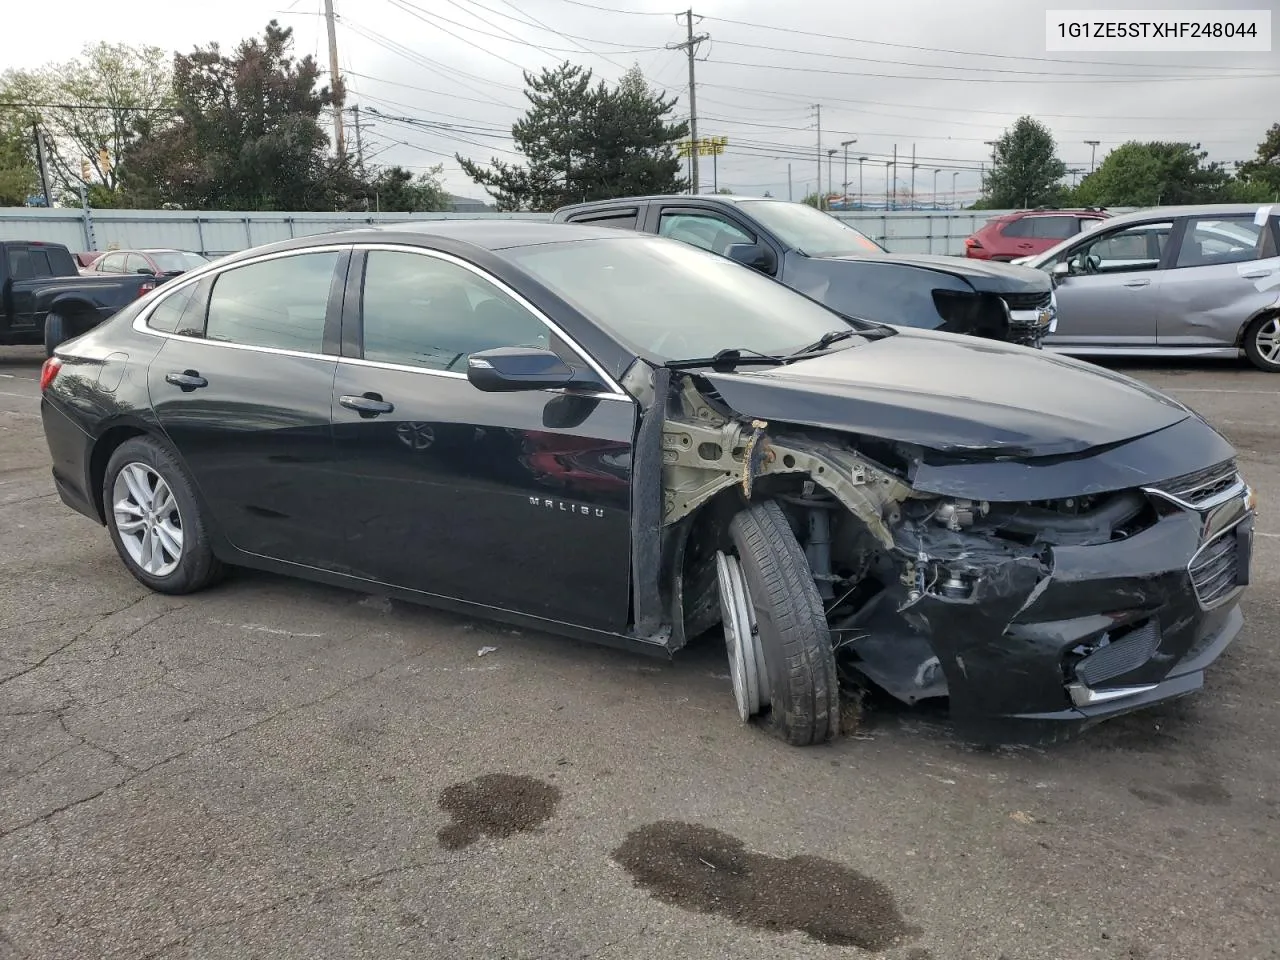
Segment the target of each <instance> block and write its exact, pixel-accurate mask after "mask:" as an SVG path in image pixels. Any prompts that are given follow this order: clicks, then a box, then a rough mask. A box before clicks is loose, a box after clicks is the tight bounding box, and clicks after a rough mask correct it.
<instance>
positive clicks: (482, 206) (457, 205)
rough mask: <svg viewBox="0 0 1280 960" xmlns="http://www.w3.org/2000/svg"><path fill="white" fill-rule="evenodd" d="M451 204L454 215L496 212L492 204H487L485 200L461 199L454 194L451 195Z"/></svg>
mask: <svg viewBox="0 0 1280 960" xmlns="http://www.w3.org/2000/svg"><path fill="white" fill-rule="evenodd" d="M449 202H450V203H451V204H453V212H454V213H492V212H493V210H494V208H493V205H492V204H489V203H485V201H483V200H473V199H472V198H470V197H459V196H455V195H454V194H452V193H451V194H449Z"/></svg>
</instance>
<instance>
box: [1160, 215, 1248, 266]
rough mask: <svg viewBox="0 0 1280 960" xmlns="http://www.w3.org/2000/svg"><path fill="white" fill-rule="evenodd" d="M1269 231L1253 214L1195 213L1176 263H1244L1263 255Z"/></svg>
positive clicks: (1179, 249)
mask: <svg viewBox="0 0 1280 960" xmlns="http://www.w3.org/2000/svg"><path fill="white" fill-rule="evenodd" d="M1265 239H1266V231H1265V230H1264V229H1263V228H1262V227H1261V226H1259V225H1258V224H1256V223H1254V222H1253V219H1252V218H1250V217H1193V218H1192V219H1190V220H1188V221H1187V230H1186V233H1184V234H1183V235H1182V246H1181V247H1179V248H1178V261H1177V263H1175V264H1174V266H1175V267H1211V266H1216V265H1217V264H1221V263H1245V262H1247V261H1249V260H1257V259H1259V258H1260V257H1261V256H1262V253H1263V246H1264V240H1265Z"/></svg>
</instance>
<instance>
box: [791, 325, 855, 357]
mask: <svg viewBox="0 0 1280 960" xmlns="http://www.w3.org/2000/svg"><path fill="white" fill-rule="evenodd" d="M864 334H865V331H862V330H851V329H848V328H845V329H843V330H828V331H827V332H826V333H824V334H823V335H822V336H820V337H819V338H818V339H817V340H815V341H814V342H813V343H811V344H809V345H808V346H807V347H801V348H800V349H799V350H796V351H795V352H794V353H788V354H787V357H786V359H788V360H789V359H792V358H793V357H803V356H807V355H808V354H810V353H818V352H819V351H822V350H825V349H827V347H829V346H831V345H832V344H833V343H839V342H840V341H841V340H848V339H849V338H850V337H857V336H861V335H864Z"/></svg>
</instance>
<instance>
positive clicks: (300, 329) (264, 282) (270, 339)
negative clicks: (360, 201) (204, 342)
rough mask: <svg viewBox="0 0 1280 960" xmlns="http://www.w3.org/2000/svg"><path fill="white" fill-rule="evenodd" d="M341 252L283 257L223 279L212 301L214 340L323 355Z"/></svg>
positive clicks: (208, 326)
mask: <svg viewBox="0 0 1280 960" xmlns="http://www.w3.org/2000/svg"><path fill="white" fill-rule="evenodd" d="M338 257H339V254H338V252H337V251H336V250H335V251H331V252H324V253H303V254H299V255H297V256H292V257H278V258H276V259H275V260H264V261H262V262H261V263H251V264H249V265H248V266H244V267H236V268H235V269H232V270H228V271H227V272H226V273H223V274H220V275H219V276H218V277H217V278H216V279H215V280H214V283H213V293H212V295H211V296H210V298H209V318H208V321H207V324H206V329H205V336H206V337H208V338H209V339H210V340H221V341H225V342H227V343H241V344H245V345H246V346H251V347H272V348H275V349H279V350H297V351H300V352H303V353H323V352H324V323H325V315H326V313H327V312H328V307H329V291H330V288H331V287H332V285H333V278H334V270H335V268H336V267H337V265H338Z"/></svg>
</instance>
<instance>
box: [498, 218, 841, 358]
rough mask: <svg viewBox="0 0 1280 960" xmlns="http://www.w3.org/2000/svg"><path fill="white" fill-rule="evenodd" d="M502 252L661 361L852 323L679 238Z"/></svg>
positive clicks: (773, 343)
mask: <svg viewBox="0 0 1280 960" xmlns="http://www.w3.org/2000/svg"><path fill="white" fill-rule="evenodd" d="M503 254H504V256H506V257H507V258H509V259H510V260H511V261H512V262H514V263H516V264H517V265H519V266H520V267H521V268H523V269H524V270H525V271H526V272H528V273H529V274H530V275H531V276H533V277H534V278H535V279H536V280H538V281H539V282H540V283H542V284H543V285H544V286H546V287H547V288H549V289H550V290H551V291H552V292H554V293H556V294H557V295H558V296H560V297H561V298H562V299H564V300H565V301H567V302H568V303H570V304H572V305H573V306H574V307H575V308H576V309H577V310H578V311H579V312H581V313H583V314H584V315H586V316H587V317H589V318H590V319H592V320H594V321H595V322H596V323H598V324H600V326H602V327H604V328H605V329H607V330H609V331H610V332H612V333H613V334H614V335H616V336H617V337H618V338H619V339H621V340H622V341H624V342H625V343H627V344H629V345H630V346H631V347H632V348H634V349H635V350H636V352H637V353H639V354H641V355H642V356H645V357H649V358H652V359H656V360H657V361H659V362H665V361H668V360H687V359H692V358H697V357H710V356H714V355H715V354H716V353H717V352H719V351H720V350H724V349H727V348H735V347H736V348H740V349H745V350H751V351H758V352H760V353H764V354H778V353H785V352H788V351H792V350H797V349H799V348H800V347H802V346H805V345H807V344H810V343H813V342H814V341H816V340H817V339H818V338H820V337H821V336H822V335H823V334H824V333H827V332H829V331H831V330H838V329H847V328H849V327H850V324H849V322H848V321H847V320H845V319H844V318H843V317H841V316H840V315H839V314H836V313H833V312H831V311H830V310H828V309H827V308H826V307H824V306H822V305H821V304H819V303H816V302H814V301H813V300H810V299H809V298H807V297H805V296H802V295H801V294H799V293H796V292H795V291H794V290H791V289H790V288H789V287H784V286H783V285H782V284H781V283H778V282H777V281H775V280H771V279H769V278H768V277H766V276H764V275H763V274H761V273H758V272H756V271H755V270H753V269H751V268H750V267H745V266H742V265H741V264H738V263H734V262H733V261H732V260H726V259H725V258H724V257H719V256H716V255H715V254H711V253H706V252H704V251H702V250H698V249H696V248H694V247H691V246H689V245H688V244H685V243H681V242H679V241H676V240H665V239H662V238H659V237H639V236H631V237H622V238H619V239H616V240H614V239H608V240H576V241H569V242H565V243H546V244H537V245H533V246H528V247H516V248H513V249H508V250H505V251H503ZM844 342H845V343H848V344H856V343H858V342H859V341H858V340H856V339H853V340H845V341H844Z"/></svg>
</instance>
